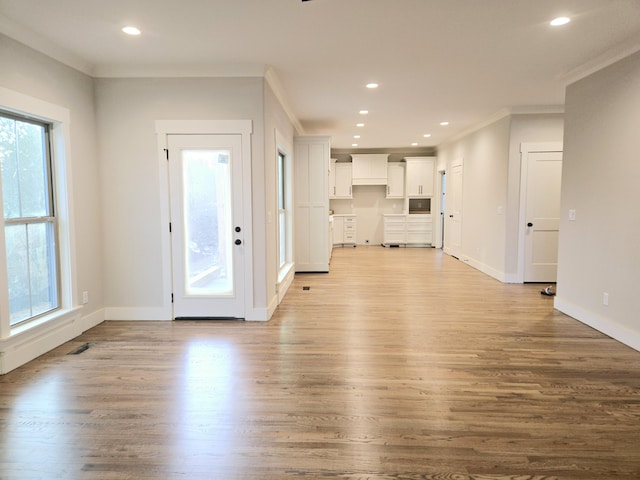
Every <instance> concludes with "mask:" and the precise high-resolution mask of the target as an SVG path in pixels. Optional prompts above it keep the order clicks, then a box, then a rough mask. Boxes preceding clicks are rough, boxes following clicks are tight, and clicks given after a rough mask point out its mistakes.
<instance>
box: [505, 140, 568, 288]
mask: <svg viewBox="0 0 640 480" xmlns="http://www.w3.org/2000/svg"><path fill="white" fill-rule="evenodd" d="M562 151H563V145H562V142H535V143H521V144H520V209H519V212H518V270H517V272H516V279H515V282H516V283H524V268H525V266H524V264H525V245H524V243H525V222H526V213H527V212H526V207H527V186H528V178H527V175H528V170H529V154H530V153H544V152H562Z"/></svg>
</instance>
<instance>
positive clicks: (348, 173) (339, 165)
mask: <svg viewBox="0 0 640 480" xmlns="http://www.w3.org/2000/svg"><path fill="white" fill-rule="evenodd" d="M351 178H352V165H351V162H336V160H335V159H334V158H332V159H331V169H330V170H329V198H330V199H341V198H347V199H348V198H353V196H352V187H351Z"/></svg>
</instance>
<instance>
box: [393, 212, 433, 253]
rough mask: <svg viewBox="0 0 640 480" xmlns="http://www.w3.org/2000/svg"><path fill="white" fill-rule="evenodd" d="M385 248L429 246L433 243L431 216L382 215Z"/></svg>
mask: <svg viewBox="0 0 640 480" xmlns="http://www.w3.org/2000/svg"><path fill="white" fill-rule="evenodd" d="M383 235H384V240H383V242H382V243H383V244H384V245H385V246H391V245H398V246H399V245H409V246H414V245H415V246H418V245H431V243H432V241H433V220H432V217H431V215H426V214H425V215H403V214H388V215H384V232H383Z"/></svg>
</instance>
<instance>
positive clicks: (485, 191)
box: [437, 117, 510, 280]
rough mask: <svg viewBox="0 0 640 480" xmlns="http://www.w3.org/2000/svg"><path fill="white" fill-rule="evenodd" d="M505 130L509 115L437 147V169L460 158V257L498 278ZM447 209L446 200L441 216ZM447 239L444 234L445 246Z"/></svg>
mask: <svg viewBox="0 0 640 480" xmlns="http://www.w3.org/2000/svg"><path fill="white" fill-rule="evenodd" d="M509 135H510V118H509V117H504V118H501V119H499V120H497V121H496V122H494V123H492V124H490V125H487V126H485V127H483V128H481V129H479V130H477V131H475V132H472V133H470V134H469V135H466V136H464V137H463V138H461V139H458V140H456V141H454V142H451V143H448V144H445V145H443V146H442V147H441V148H439V150H438V167H437V170H441V169H442V168H443V166H444V168H445V170H446V171H447V172H450V171H451V164H452V162H455V161H457V160H459V159H461V158H462V159H463V160H464V173H463V195H462V203H463V204H462V238H461V252H460V259H461V260H463V261H466V262H469V263H470V264H471V265H473V266H474V267H476V268H478V269H480V270H482V271H483V272H485V273H487V274H489V275H492V276H494V277H496V278H499V279H500V280H504V272H505V249H506V247H505V242H506V237H505V232H506V217H505V215H504V212H505V210H506V206H507V177H508V165H509V138H510V137H509ZM448 177H449V180H450V176H448ZM448 193H451V190H450V186H449V192H448ZM450 208H451V202H448V204H447V212H446V215H445V221H446V220H447V219H448V211H449V209H450ZM500 208H501V209H502V210H499V209H500ZM500 212H502V213H500ZM447 241H448V240H447V236H446V235H445V248H446V247H447Z"/></svg>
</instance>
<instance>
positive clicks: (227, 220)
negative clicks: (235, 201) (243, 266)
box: [182, 150, 234, 296]
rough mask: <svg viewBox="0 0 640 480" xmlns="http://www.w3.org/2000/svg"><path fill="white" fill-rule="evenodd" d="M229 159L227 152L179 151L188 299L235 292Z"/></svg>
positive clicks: (227, 294)
mask: <svg viewBox="0 0 640 480" xmlns="http://www.w3.org/2000/svg"><path fill="white" fill-rule="evenodd" d="M229 156H230V152H229V150H183V152H182V179H183V206H184V207H183V208H184V216H183V217H184V246H185V252H184V253H185V255H184V271H185V294H186V295H188V296H220V295H225V296H229V295H233V294H234V289H233V257H232V245H233V244H232V241H233V239H232V235H233V233H232V227H233V225H232V212H231V166H230V164H229Z"/></svg>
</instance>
